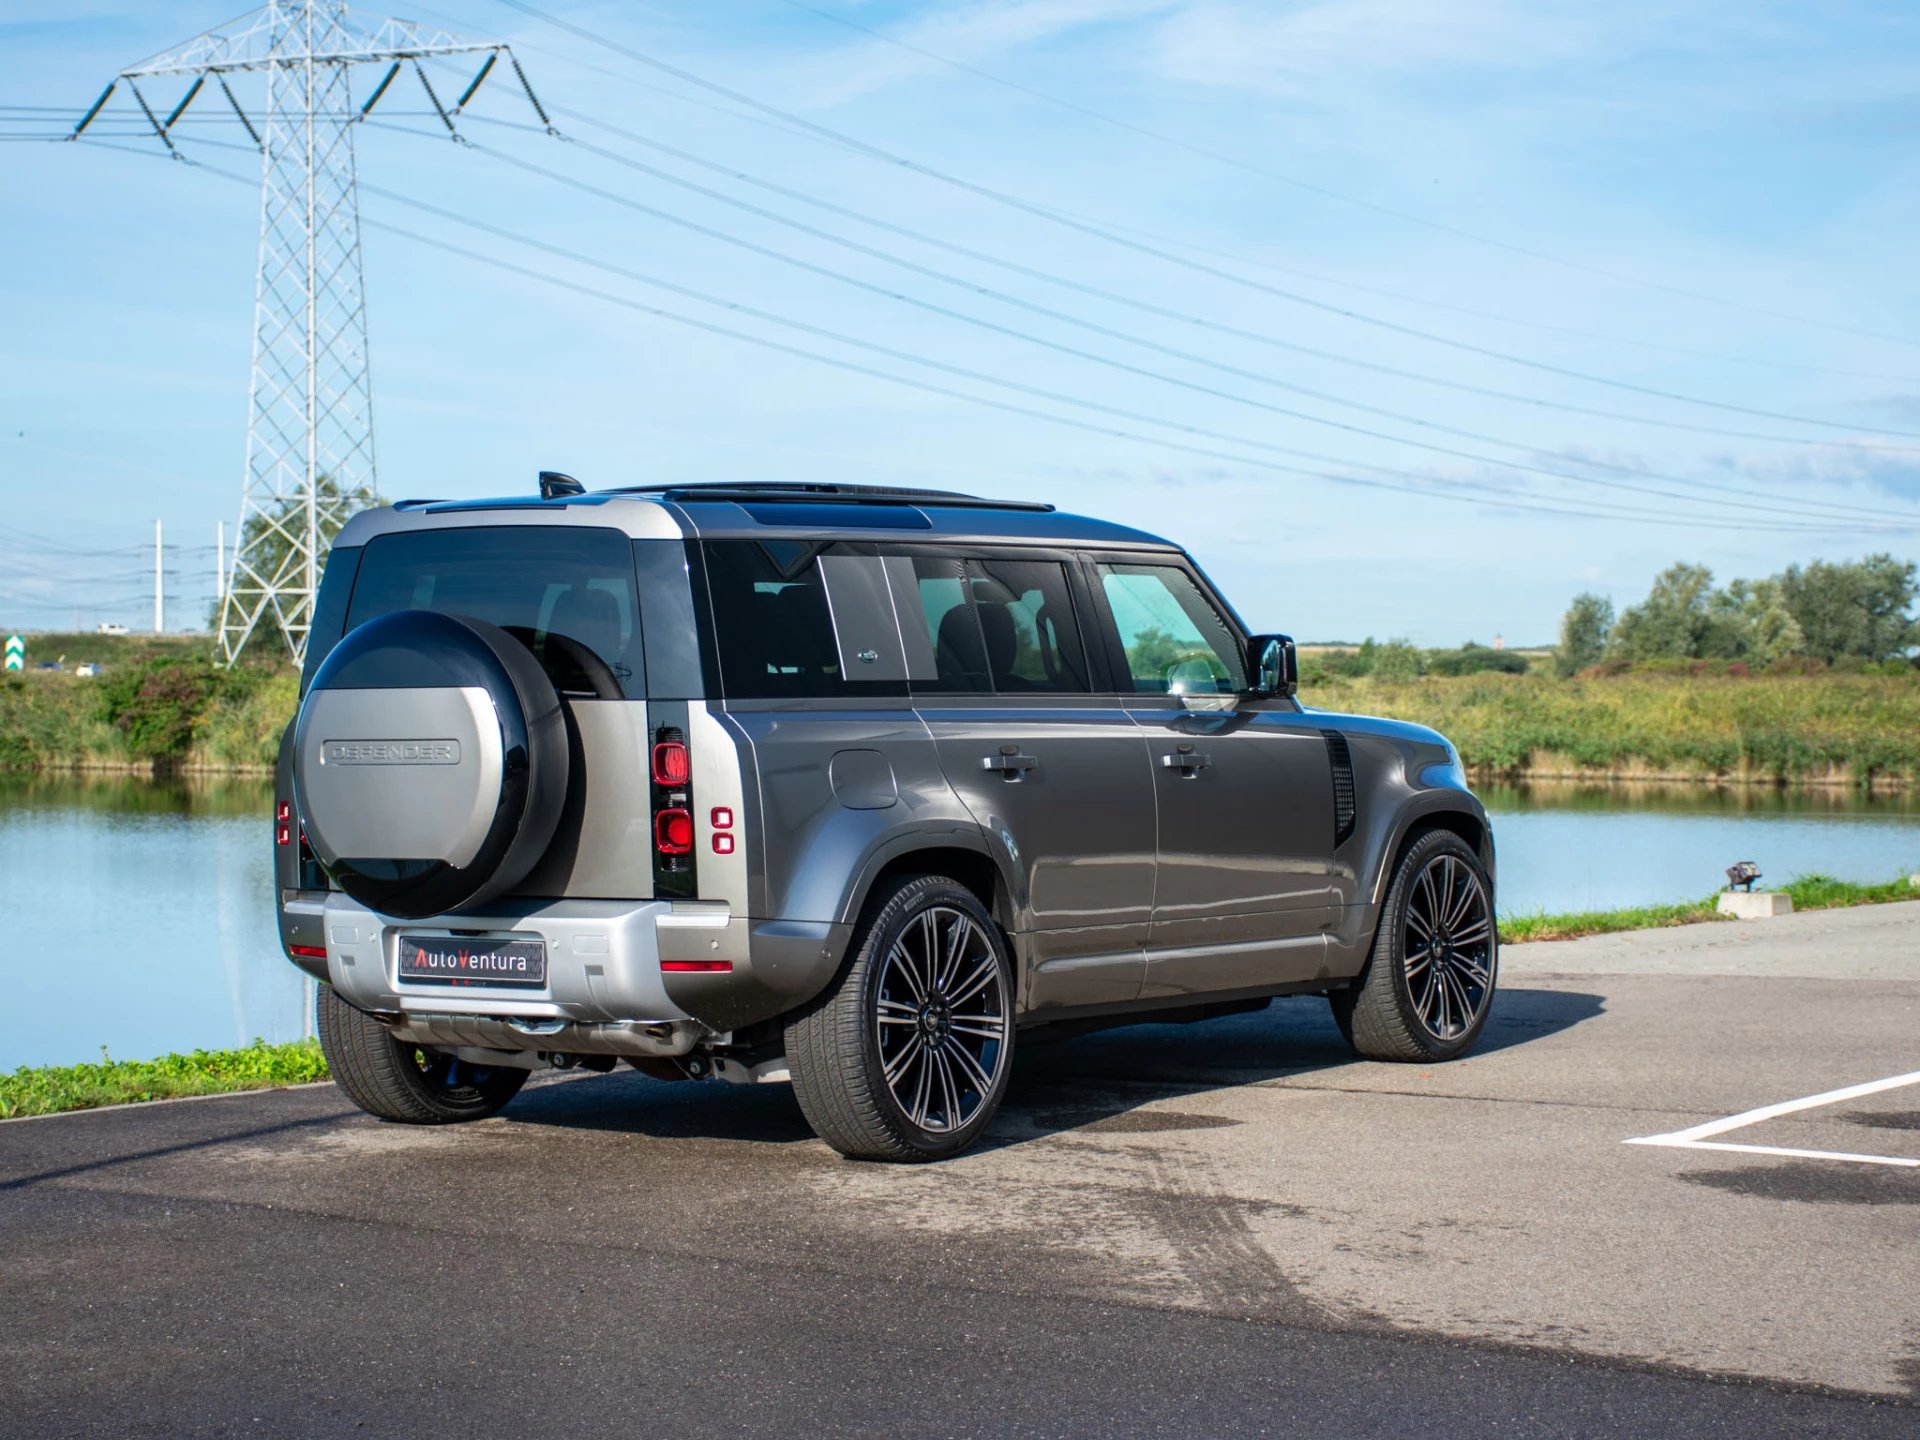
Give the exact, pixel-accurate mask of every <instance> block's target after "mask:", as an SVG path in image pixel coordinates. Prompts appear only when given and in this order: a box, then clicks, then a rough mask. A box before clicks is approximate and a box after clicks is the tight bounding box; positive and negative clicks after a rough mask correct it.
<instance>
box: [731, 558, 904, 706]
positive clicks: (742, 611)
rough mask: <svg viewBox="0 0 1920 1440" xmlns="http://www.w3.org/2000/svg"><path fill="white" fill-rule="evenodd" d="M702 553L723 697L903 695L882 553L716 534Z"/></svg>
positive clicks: (900, 662)
mask: <svg viewBox="0 0 1920 1440" xmlns="http://www.w3.org/2000/svg"><path fill="white" fill-rule="evenodd" d="M706 559H707V583H708V586H709V589H710V591H711V594H712V597H713V619H714V632H715V641H716V645H717V648H718V650H719V655H720V679H721V685H722V687H723V688H724V689H725V691H726V694H727V697H728V698H729V699H738V700H766V699H780V698H788V697H791V698H802V699H804V698H835V697H845V698H849V699H851V698H857V697H861V696H875V695H904V694H905V693H906V685H905V683H904V681H905V678H906V668H905V663H904V661H903V659H902V655H901V646H900V632H899V627H898V626H897V624H896V623H895V620H894V613H893V612H894V606H893V601H892V599H891V596H890V593H889V591H890V582H891V579H892V577H891V576H890V574H889V573H888V572H887V570H886V569H885V568H884V567H883V565H882V562H881V561H880V559H879V557H877V556H875V555H871V554H860V553H857V552H856V551H853V550H851V549H849V548H848V547H842V546H834V547H818V546H805V545H793V544H790V543H787V542H779V543H777V544H764V545H763V544H760V543H758V542H756V541H752V540H722V541H711V542H709V543H708V545H707V547H706Z"/></svg>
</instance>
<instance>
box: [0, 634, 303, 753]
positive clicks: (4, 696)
mask: <svg viewBox="0 0 1920 1440" xmlns="http://www.w3.org/2000/svg"><path fill="white" fill-rule="evenodd" d="M298 683H299V678H298V676H296V675H295V674H294V673H293V671H291V670H289V669H267V668H263V667H257V666H248V665H243V666H240V667H237V668H235V669H231V670H220V669H216V668H215V667H214V665H213V663H212V662H211V661H210V660H208V659H207V658H205V657H204V656H202V655H197V654H188V655H179V654H174V655H158V656H147V657H145V658H142V659H138V660H134V661H130V662H127V663H124V664H118V665H110V666H109V667H108V668H107V669H106V671H105V672H104V673H102V674H100V675H98V676H83V675H77V674H75V673H73V672H72V671H27V672H25V673H23V674H17V675H9V676H6V677H5V678H4V679H0V770H79V769H93V770H140V771H147V770H156V771H167V770H176V769H183V770H211V771H226V772H244V771H249V770H261V769H270V768H271V767H272V765H273V760H274V753H275V750H276V748H277V747H278V745H279V743H280V732H281V730H282V729H284V728H285V726H286V723H287V719H288V717H290V716H291V715H292V714H293V707H294V699H295V695H296V692H297V688H298Z"/></svg>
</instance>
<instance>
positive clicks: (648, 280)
mask: <svg viewBox="0 0 1920 1440" xmlns="http://www.w3.org/2000/svg"><path fill="white" fill-rule="evenodd" d="M83 143H85V142H83ZM103 148H112V149H128V148H129V147H125V146H113V145H111V144H108V145H105V146H104V147H103ZM130 153H136V154H143V155H148V156H152V155H153V154H154V152H152V151H149V150H135V151H131V152H130ZM186 163H189V164H192V165H194V166H195V168H197V169H201V170H204V171H206V172H207V173H209V174H213V175H217V176H219V177H221V178H223V179H226V180H229V181H231V182H233V183H235V184H239V185H245V186H249V187H251V185H252V182H251V181H249V180H247V179H246V178H245V177H243V176H239V175H235V174H233V173H232V172H231V171H226V170H221V169H220V168H218V167H217V166H211V165H207V164H206V163H204V162H201V161H194V160H192V159H190V158H188V159H187V161H186ZM369 188H370V189H371V188H372V187H369ZM383 198H387V199H389V200H396V201H398V203H401V204H405V205H409V206H412V207H413V208H416V209H421V210H423V211H426V212H428V213H433V214H437V215H440V216H442V217H443V218H448V219H452V220H453V221H455V222H456V223H458V224H462V225H466V226H469V227H471V228H474V229H478V230H481V231H483V232H485V233H488V234H492V235H495V236H497V237H499V238H503V239H507V240H509V241H512V242H514V243H518V244H522V245H525V246H528V247H530V248H533V249H537V250H541V251H544V252H547V253H550V254H554V255H557V256H559V257H560V258H563V259H567V260H570V261H572V262H573V263H576V264H579V265H582V266H586V267H591V268H596V269H600V270H604V271H607V272H608V273H611V274H616V275H620V276H622V277H623V278H627V279H630V280H633V281H635V282H637V283H640V284H646V285H650V286H653V287H655V288H659V289H665V290H668V291H670V292H673V293H676V294H681V295H685V296H688V297H689V298H692V299H695V300H698V301H700V302H701V303H705V304H710V305H714V306H717V307H719V308H722V309H725V310H728V311H730V312H732V313H736V314H741V315H747V316H751V317H753V318H755V319H758V320H762V321H764V322H766V323H770V324H775V325H779V326H782V327H785V328H788V329H794V330H798V331H801V332H803V333H807V334H811V335H814V336H818V337H821V338H825V339H828V340H831V341H834V342H836V343H839V344H843V345H848V346H852V347H855V348H858V349H863V350H866V351H869V352H871V353H875V354H879V355H882V356H885V357H887V358H889V359H892V360H896V361H903V362H906V363H908V364H913V365H918V366H922V367H924V368H927V369H932V370H935V371H938V372H941V373H945V374H950V375H954V376H957V377H960V378H964V379H967V380H969V381H973V382H976V383H980V384H985V385H990V386H994V387H997V388H1000V389H1005V390H1009V391H1013V392H1015V393H1018V394H1022V395H1026V396H1030V397H1032V398H1035V399H1041V400H1045V401H1048V402H1050V403H1054V404H1065V405H1069V406H1073V407H1076V408H1080V409H1085V410H1089V411H1092V412H1095V413H1099V414H1103V415H1109V416H1113V417H1117V418H1119V419H1122V420H1126V421H1129V422H1131V423H1136V424H1148V425H1154V426H1159V427H1161V428H1164V429H1169V430H1173V431H1175V432H1177V433H1181V434H1186V435H1191V436H1195V437H1197V438H1201V439H1207V440H1213V441H1219V442H1222V443H1226V444H1232V445H1243V446H1246V447H1249V448H1253V449H1259V450H1266V451H1270V452H1273V453H1278V454H1285V455H1293V456H1301V457H1305V458H1311V459H1314V460H1318V461H1321V462H1322V463H1327V464H1333V465H1341V466H1346V465H1351V466H1353V468H1357V469H1361V470H1367V471H1372V472H1375V473H1377V474H1384V475H1390V476H1399V477H1402V478H1403V479H1405V480H1410V481H1413V482H1415V483H1413V484H1398V483H1393V482H1391V481H1382V480H1372V479H1367V478H1364V477H1362V476H1357V475H1354V474H1351V473H1340V472H1337V471H1327V470H1311V469H1307V468H1304V467H1301V466H1296V465H1287V464H1281V463H1278V462H1275V461H1272V460H1266V459H1261V458H1258V457H1255V456H1248V455H1245V454H1238V453H1234V452H1231V451H1222V450H1217V449H1211V448H1206V447H1202V446H1196V445H1193V444H1190V443H1183V442H1180V441H1172V440H1167V439H1164V438H1162V437H1159V436H1152V435H1141V434H1139V433H1138V432H1135V431H1130V430H1125V429H1119V428H1116V427H1114V426H1112V425H1108V424H1097V423H1093V422H1089V421H1084V420H1077V419H1074V418H1072V417H1069V416H1063V415H1060V414H1057V413H1053V412H1048V411H1041V410H1036V409H1033V408H1031V407H1029V406H1025V405H1020V404H1016V403H1013V402H1009V401H1005V400H999V399H995V398H992V397H990V396H983V395H977V394H972V393H969V392H966V391H961V390H955V389H952V388H950V387H948V386H944V385H939V384H936V383H933V382H929V381H925V380H921V379H918V378H915V377H912V376H906V375H901V374H899V373H897V372H891V371H885V370H880V369H877V368H875V367H873V366H868V365H862V364H859V363H858V362H854V361H849V360H846V359H843V358H838V357H834V356H829V355H823V354H821V353H820V352H818V351H813V350H808V349H805V348H803V347H800V346H795V345H789V344H787V343H785V342H783V341H778V340H773V339H769V338H767V337H765V336H756V335H752V334H750V333H748V332H744V331H740V330H735V329H733V328H731V327H728V326H722V325H717V324H714V323H713V322H710V321H703V320H699V319H696V318H694V317H691V316H686V315H682V314H680V313H678V312H676V311H671V310H667V309H664V308H662V307H658V306H654V305H649V304H647V303H645V302H642V301H638V300H634V299H633V298H631V297H630V296H624V295H619V294H617V293H614V292H611V291H607V290H603V289H600V288H599V287H596V286H589V285H584V284H581V283H580V282H577V281H569V280H564V279H562V278H560V277H558V276H555V275H552V274H551V273H549V272H546V271H541V270H535V269H533V268H532V267H530V266H524V265H519V264H517V263H515V262H512V261H507V260H502V259H499V258H498V257H493V256H487V255H484V254H481V253H479V252H476V251H473V250H469V249H467V248H466V247H464V246H460V245H456V244H453V243H451V242H448V241H444V240H439V239H435V238H433V237H429V236H423V235H420V234H419V233H417V232H414V231H410V230H407V229H404V228H403V227H400V226H396V225H392V224H390V223H387V222H383V221H378V220H369V221H367V222H365V223H367V224H368V225H369V226H371V227H374V228H377V229H381V230H384V231H387V232H388V233H392V234H396V235H399V236H401V237H402V238H405V239H409V240H413V241H415V242H417V243H420V244H423V245H426V246H429V247H432V248H436V249H439V250H441V251H443V252H445V253H448V254H454V255H459V256H461V257H462V258H465V259H468V260H471V261H473V262H475V263H478V264H482V265H487V266H490V267H492V268H495V269H499V270H504V271H506V272H508V273H512V274H517V275H521V276H524V277H526V278H529V279H533V280H536V281H539V282H541V283H544V284H550V285H555V286H558V287H560V288H563V289H568V290H572V291H574V292H576V293H579V294H583V295H587V296H589V297H591V298H594V299H597V300H600V301H603V302H605V303H611V304H617V305H621V306H623V307H626V308H629V309H632V310H636V311H639V312H641V313H645V314H650V315H653V316H655V317H657V318H660V319H665V320H668V321H671V322H673V323H675V324H679V325H683V326H688V327H691V328H694V329H699V330H704V331H707V332H709V333H713V334H718V335H722V336H725V337H728V338H731V339H735V340H740V341H743V342H745V343H747V344H752V345H757V346H760V347H761V348H764V349H769V350H772V351H775V352H777V353H783V354H787V355H792V356H795V357H798V358H802V359H808V360H813V361H817V362H819V363H822V364H826V365H830V366H834V367H835V368H838V369H842V370H847V371H850V372H852V373H855V374H860V375H865V376H868V377H870V378H874V379H880V380H885V381H888V382H890V383H894V384H899V385H902V386H906V387H909V388H913V389H918V390H921V391H923V392H926V393H930V394H936V395H942V396H945V397H947V398H950V399H957V400H962V401H966V402H968V403H971V404H976V405H980V406H984V407H987V408H991V409H996V410H1001V411H1005V412H1008V413H1013V414H1019V415H1023V416H1027V417H1029V418H1032V419H1038V420H1042V421H1045V422H1047V423H1050V424H1054V425H1058V426H1064V427H1067V428H1071V429H1075V430H1080V431H1084V432H1088V433H1094V434H1100V435H1105V436H1110V437H1114V438H1120V439H1125V440H1130V441H1137V442H1140V443H1145V444H1150V445H1156V446H1159V447H1161V448H1163V449H1169V450H1174V451H1178V452H1180V453H1185V454H1192V455H1198V456H1202V457H1205V458H1208V459H1214V460H1224V461H1229V462H1232V463H1235V464H1241V465H1251V466H1254V467H1256V468H1260V469H1266V470H1272V471H1276V472H1278V473H1283V474H1293V475H1301V476H1305V477H1307V478H1311V479H1319V480H1325V481H1329V482H1332V483H1335V484H1341V485H1352V486H1359V487H1363V488H1370V489H1380V490H1388V491H1394V492H1397V493H1402V494H1412V495H1418V496H1423V497H1425V498H1429V499H1445V500H1452V501H1457V502H1460V503H1469V504H1482V505H1484V504H1486V503H1488V501H1487V500H1486V499H1484V498H1476V497H1484V496H1491V497H1493V501H1494V502H1495V503H1497V504H1499V505H1501V506H1504V507H1506V508H1509V509H1519V510H1526V511H1535V512H1541V513H1547V514H1553V515H1559V516H1563V517H1570V518H1577V519H1604V520H1620V521H1654V522H1672V521H1674V520H1676V519H1678V520H1680V521H1682V522H1683V523H1698V524H1712V525H1714V526H1715V527H1716V528H1722V529H1735V530H1755V531H1781V532H1790V533H1809V532H1814V533H1830V532H1832V531H1834V530H1836V529H1840V530H1844V531H1845V532H1846V533H1859V532H1860V530H1861V529H1862V527H1860V526H1859V525H1858V524H1848V525H1846V526H1831V525H1830V526H1821V525H1808V524H1798V525H1794V524H1779V523H1772V522H1758V523H1756V522H1752V521H1745V520H1730V519H1727V518H1725V516H1724V515H1723V514H1721V513H1715V514H1713V515H1711V516H1708V517H1701V518H1698V519H1696V518H1695V517H1692V516H1687V515H1675V514H1673V513H1672V512H1650V511H1629V510H1624V509H1618V508H1616V509H1613V510H1604V511H1596V510H1575V509H1569V508H1566V507H1565V506H1556V505H1552V504H1542V503H1535V502H1538V501H1540V500H1543V499H1550V498H1551V497H1541V496H1538V495H1537V494H1534V493H1533V492H1528V491H1517V492H1516V491H1514V490H1511V489H1504V488H1501V487H1496V486H1491V485H1487V484H1485V483H1483V482H1474V481H1461V480H1453V479H1447V478H1444V477H1432V476H1422V475H1419V474H1416V473H1413V472H1408V471H1400V470H1393V469H1391V468H1389V467H1386V466H1378V465H1370V464H1357V465H1356V464H1354V462H1348V461H1344V460H1341V459H1339V458H1338V457H1328V456H1319V455H1314V454H1313V453H1312V452H1305V451H1298V450H1293V449H1290V448H1289V447H1285V446H1278V445H1273V444H1270V443H1268V442H1264V441H1259V440H1254V439H1250V438H1248V437H1244V436H1237V435H1232V434H1225V433H1222V432H1219V431H1214V430H1210V429H1207V428H1205V427H1201V426H1194V425H1189V424H1186V423H1184V422H1179V421H1172V420H1167V419H1164V418H1160V417H1156V416H1151V415H1146V414H1142V413H1141V412H1137V411H1129V410H1126V409H1123V408H1121V407H1116V406H1108V405H1104V404H1101V403H1100V402H1097V401H1089V400H1085V399H1081V398H1078V397H1075V396H1071V395H1064V394H1061V393H1059V392H1056V391H1050V390H1045V389H1042V388H1040V387H1037V386H1031V385H1025V384H1022V383H1020V382H1016V381H1009V380H1005V379H1002V378H999V377H996V376H992V375H988V374H985V373H983V372H980V371H976V370H970V369H967V368H965V367H962V366H956V365H951V364H948V363H946V362H944V361H939V360H933V359H930V358H928V357H925V356H920V355H915V354H912V353H911V352H907V351H901V350H897V349H894V348H892V347H889V346H884V345H879V344H877V343H875V342H872V341H866V340H860V339H857V338H855V337H851V336H847V335H844V334H841V333H839V332H836V331H832V330H829V329H827V328H825V327H822V326H816V325H812V324H809V323H807V322H804V321H798V320H792V319H789V318H786V317H782V316H778V315H774V314H772V313H770V312H767V311H764V310H760V309H758V308H756V307H753V306H748V305H744V304H741V303H739V302H736V301H728V300H723V299H719V298H716V297H713V296H708V295H705V294H703V293H701V292H699V291H696V290H692V289H690V288H689V287H686V286H682V285H677V284H674V283H673V282H670V281H664V280H660V279H657V278H655V277H651V276H645V275H641V274H638V273H637V272H634V271H631V270H628V269H627V268H626V267H623V266H619V265H615V264H613V263H611V262H608V261H603V260H597V259H595V258H593V257H591V256H587V255H584V254H581V253H580V252H578V251H572V250H568V249H567V248H565V247H563V246H558V245H553V244H551V243H549V242H546V241H542V240H537V239H533V238H531V237H528V236H523V235H519V234H516V233H515V232H512V231H509V230H505V229H503V228H502V227H499V226H495V225H491V224H489V223H488V222H485V221H480V220H475V219H472V218H471V217H466V216H461V215H458V214H456V213H454V212H451V211H446V210H442V209H441V208H440V207H437V206H432V205H428V204H427V203H426V202H423V201H417V200H413V199H411V198H409V197H405V196H396V195H394V194H393V193H392V192H383ZM1436 487H1442V488H1436ZM1456 492H1467V493H1456ZM1689 498H1690V497H1689ZM1695 503H1697V502H1695ZM1864 528H1866V529H1868V530H1895V531H1900V532H1902V533H1904V532H1905V531H1906V530H1907V529H1909V528H1912V527H1903V526H1868V527H1864Z"/></svg>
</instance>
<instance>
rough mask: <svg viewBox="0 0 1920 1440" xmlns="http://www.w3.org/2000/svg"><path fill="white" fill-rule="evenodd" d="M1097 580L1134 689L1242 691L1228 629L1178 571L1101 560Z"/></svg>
mask: <svg viewBox="0 0 1920 1440" xmlns="http://www.w3.org/2000/svg"><path fill="white" fill-rule="evenodd" d="M1099 571H1100V585H1101V589H1102V591H1103V592H1104V593H1105V595H1106V599H1107V606H1108V608H1109V609H1110V610H1111V611H1112V612H1113V622H1114V625H1115V626H1116V627H1117V628H1118V629H1119V631H1120V645H1121V648H1122V649H1124V650H1125V651H1126V654H1127V670H1128V672H1129V673H1130V675H1131V677H1132V680H1133V688H1134V689H1135V690H1136V691H1139V692H1143V693H1151V694H1171V695H1232V694H1236V693H1238V692H1239V691H1241V690H1244V689H1245V688H1246V666H1245V663H1244V661H1243V660H1242V659H1241V656H1240V644H1239V641H1238V640H1237V639H1236V638H1235V636H1234V633H1233V630H1232V629H1231V628H1230V627H1229V626H1228V624H1227V622H1226V621H1225V620H1224V619H1222V618H1221V616H1220V612H1219V611H1218V610H1216V609H1214V608H1213V605H1212V603H1211V602H1210V601H1208V599H1207V597H1206V596H1205V595H1204V594H1203V593H1202V592H1201V590H1200V587H1199V586H1198V585H1196V584H1194V582H1193V579H1192V577H1191V576H1189V575H1188V574H1187V573H1186V571H1184V570H1181V569H1179V568H1178V567H1177V566H1173V565H1101V566H1100V567H1099Z"/></svg>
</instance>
